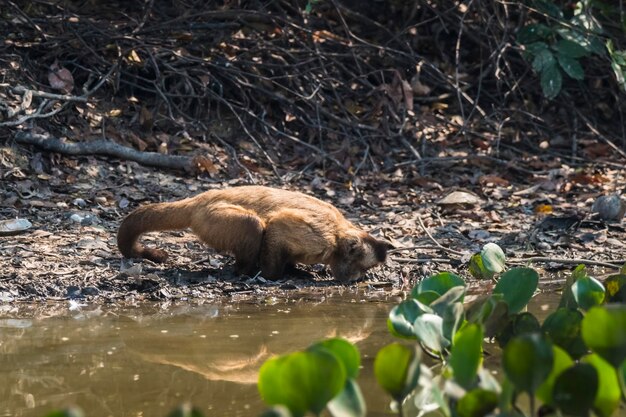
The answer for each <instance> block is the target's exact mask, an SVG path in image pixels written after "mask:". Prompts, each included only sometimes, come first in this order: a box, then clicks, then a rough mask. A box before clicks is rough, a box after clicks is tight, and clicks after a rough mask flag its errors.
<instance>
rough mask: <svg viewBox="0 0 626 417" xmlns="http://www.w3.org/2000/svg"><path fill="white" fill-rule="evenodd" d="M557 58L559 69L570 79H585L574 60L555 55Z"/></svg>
mask: <svg viewBox="0 0 626 417" xmlns="http://www.w3.org/2000/svg"><path fill="white" fill-rule="evenodd" d="M557 58H558V60H559V64H560V65H561V68H563V71H565V73H566V74H567V75H569V76H570V77H571V78H573V79H575V80H579V81H580V80H582V79H584V78H585V71H584V70H583V67H582V66H581V65H580V62H578V60H577V59H576V58H571V57H569V56H565V55H560V54H559V55H557Z"/></svg>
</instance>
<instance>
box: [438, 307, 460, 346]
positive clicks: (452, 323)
mask: <svg viewBox="0 0 626 417" xmlns="http://www.w3.org/2000/svg"><path fill="white" fill-rule="evenodd" d="M442 318H443V323H442V325H441V331H442V333H443V337H444V338H445V339H446V340H447V341H449V342H452V341H453V340H454V335H455V334H456V332H457V330H458V329H459V327H461V325H462V324H463V321H464V320H465V309H464V308H463V303H454V304H452V305H450V306H448V308H446V310H445V311H444V312H443V317H442Z"/></svg>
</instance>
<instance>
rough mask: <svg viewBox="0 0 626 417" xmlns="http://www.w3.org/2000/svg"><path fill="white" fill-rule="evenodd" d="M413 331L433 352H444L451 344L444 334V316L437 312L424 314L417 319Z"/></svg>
mask: <svg viewBox="0 0 626 417" xmlns="http://www.w3.org/2000/svg"><path fill="white" fill-rule="evenodd" d="M413 331H414V332H415V336H417V339H418V340H419V341H420V342H422V344H423V345H424V347H425V348H427V349H429V350H430V351H432V352H433V353H440V354H442V353H443V352H444V349H445V348H446V347H448V346H449V344H450V341H449V340H447V339H446V338H445V337H444V336H443V318H441V317H440V316H437V315H435V314H422V315H421V316H419V317H418V318H417V319H415V322H414V323H413Z"/></svg>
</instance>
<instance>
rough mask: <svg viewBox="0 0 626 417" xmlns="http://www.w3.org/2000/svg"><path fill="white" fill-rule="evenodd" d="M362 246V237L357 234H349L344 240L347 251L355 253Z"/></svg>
mask: <svg viewBox="0 0 626 417" xmlns="http://www.w3.org/2000/svg"><path fill="white" fill-rule="evenodd" d="M360 246H361V239H359V238H358V237H356V236H349V237H347V238H346V239H345V241H344V247H345V250H346V252H347V253H350V254H352V253H354V252H356V250H357V249H358V248H359V247H360Z"/></svg>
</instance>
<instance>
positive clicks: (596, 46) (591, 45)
mask: <svg viewBox="0 0 626 417" xmlns="http://www.w3.org/2000/svg"><path fill="white" fill-rule="evenodd" d="M557 32H558V34H559V35H561V37H562V38H563V39H566V40H569V41H572V42H574V43H577V44H578V45H580V46H582V47H583V48H585V50H586V51H587V52H589V53H593V54H597V55H605V53H606V49H605V46H604V44H603V43H602V41H601V40H600V38H599V37H598V36H596V35H592V34H588V33H583V32H580V31H578V30H571V29H569V28H559V29H557Z"/></svg>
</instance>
